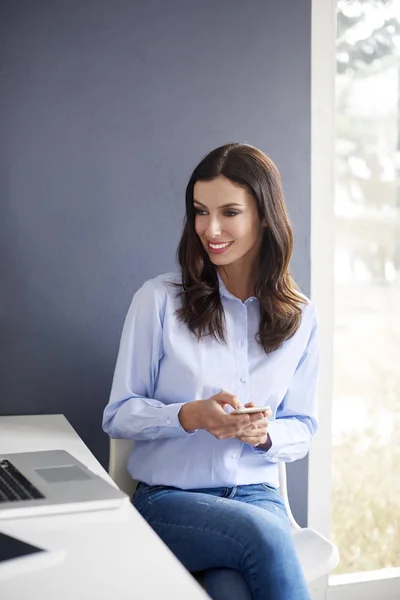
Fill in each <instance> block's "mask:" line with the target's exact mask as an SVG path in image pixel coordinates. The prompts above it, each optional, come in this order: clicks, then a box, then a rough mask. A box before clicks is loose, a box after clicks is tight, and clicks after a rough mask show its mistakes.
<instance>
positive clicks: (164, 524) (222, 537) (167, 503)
mask: <svg viewBox="0 0 400 600" xmlns="http://www.w3.org/2000/svg"><path fill="white" fill-rule="evenodd" d="M143 489H144V492H143V491H142V492H141V490H140V488H139V491H138V493H137V494H136V495H135V497H134V499H133V502H134V506H135V507H136V509H137V510H138V511H139V512H140V513H141V514H142V516H143V517H144V518H145V519H146V521H147V522H148V523H149V524H150V525H151V527H152V528H153V529H154V530H155V531H156V533H157V534H158V535H159V536H160V537H161V539H162V540H163V541H164V542H165V543H166V544H167V546H168V547H169V548H170V549H171V550H172V551H173V552H174V554H175V555H176V556H177V557H178V558H179V560H181V562H182V563H183V564H184V565H185V567H186V568H187V569H188V570H189V571H204V570H206V569H215V568H220V567H224V568H229V569H235V570H237V571H240V572H242V570H243V565H244V560H245V558H246V557H248V555H249V553H252V554H254V553H257V552H262V554H263V562H264V561H266V560H267V559H268V554H269V552H272V553H273V552H274V547H277V548H281V547H282V545H283V546H286V545H290V544H291V540H290V537H291V536H290V528H289V526H288V520H287V516H286V514H285V512H284V510H281V509H279V510H276V509H275V508H274V506H275V503H274V502H272V503H271V509H270V510H265V507H266V506H268V502H267V501H266V499H265V498H264V502H263V507H260V506H256V505H252V504H251V503H248V502H245V501H244V499H242V501H238V500H235V499H230V498H224V497H221V494H220V493H218V491H217V490H216V491H215V493H208V491H207V493H204V492H201V491H184V490H178V489H176V488H166V487H161V486H160V488H151V487H147V486H144V488H142V490H143Z"/></svg>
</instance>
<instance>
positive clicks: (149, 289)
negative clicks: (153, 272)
mask: <svg viewBox="0 0 400 600" xmlns="http://www.w3.org/2000/svg"><path fill="white" fill-rule="evenodd" d="M181 283H182V276H181V274H180V273H179V272H177V271H172V272H170V273H163V274H162V275H157V276H156V277H153V278H152V279H148V280H147V281H145V282H144V283H143V284H142V286H141V287H140V288H139V289H138V291H137V292H136V294H135V297H140V298H141V299H147V300H150V299H158V300H164V301H165V300H166V298H167V296H169V295H171V294H174V295H176V293H177V291H179V286H180V284H181Z"/></svg>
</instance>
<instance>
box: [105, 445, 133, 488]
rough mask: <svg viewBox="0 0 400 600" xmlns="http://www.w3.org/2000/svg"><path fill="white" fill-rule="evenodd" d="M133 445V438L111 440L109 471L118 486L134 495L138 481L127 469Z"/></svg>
mask: <svg viewBox="0 0 400 600" xmlns="http://www.w3.org/2000/svg"><path fill="white" fill-rule="evenodd" d="M132 447H133V440H113V439H111V440H110V462H109V467H108V472H109V474H110V477H111V479H112V480H113V481H115V483H116V484H117V486H118V487H119V488H120V489H121V490H122V491H123V492H125V494H128V496H132V494H133V492H134V491H135V489H136V486H137V482H136V481H135V480H134V479H132V477H131V476H130V475H129V473H128V471H127V470H126V463H127V462H128V458H129V455H130V453H131V450H132Z"/></svg>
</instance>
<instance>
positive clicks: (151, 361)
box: [103, 280, 191, 440]
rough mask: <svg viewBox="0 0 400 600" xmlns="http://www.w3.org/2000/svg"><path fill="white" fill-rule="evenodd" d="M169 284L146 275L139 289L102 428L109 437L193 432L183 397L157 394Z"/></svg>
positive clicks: (141, 437) (150, 437)
mask: <svg viewBox="0 0 400 600" xmlns="http://www.w3.org/2000/svg"><path fill="white" fill-rule="evenodd" d="M166 300H167V291H166V289H165V285H164V283H162V282H159V281H158V280H151V281H147V282H146V283H145V284H144V285H143V286H142V287H141V288H140V289H139V290H138V292H137V293H136V294H135V296H134V298H133V300H132V304H131V306H130V308H129V311H128V314H127V316H126V319H125V324H124V328H123V331H122V336H121V341H120V346H119V352H118V358H117V364H116V367H115V372H114V378H113V383H112V388H111V395H110V400H109V403H108V404H107V406H106V408H105V410H104V415H103V429H104V431H105V432H106V433H108V435H109V436H110V437H115V438H132V439H135V440H154V439H156V438H167V437H178V436H186V435H191V433H190V432H187V431H185V429H183V427H182V426H181V424H180V421H179V418H178V413H179V411H180V409H181V408H182V406H183V404H182V403H176V404H174V403H173V404H169V405H166V404H164V403H163V402H160V401H158V400H155V399H154V398H152V396H153V394H154V388H155V383H156V380H157V375H158V369H159V363H160V360H161V358H162V356H163V344H162V339H163V336H162V330H163V321H164V314H165V306H166Z"/></svg>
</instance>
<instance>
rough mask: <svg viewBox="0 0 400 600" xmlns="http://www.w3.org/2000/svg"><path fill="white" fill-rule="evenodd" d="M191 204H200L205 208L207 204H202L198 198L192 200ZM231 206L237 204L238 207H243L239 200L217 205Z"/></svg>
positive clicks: (222, 206)
mask: <svg viewBox="0 0 400 600" xmlns="http://www.w3.org/2000/svg"><path fill="white" fill-rule="evenodd" d="M193 204H198V205H199V206H202V207H203V208H207V206H206V205H205V204H202V203H201V202H199V201H198V200H193ZM232 206H239V207H241V208H243V204H239V202H229V203H228V204H222V205H221V206H218V208H231V207H232Z"/></svg>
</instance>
